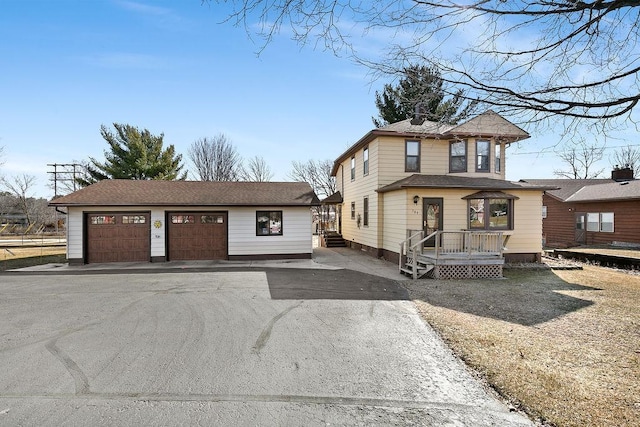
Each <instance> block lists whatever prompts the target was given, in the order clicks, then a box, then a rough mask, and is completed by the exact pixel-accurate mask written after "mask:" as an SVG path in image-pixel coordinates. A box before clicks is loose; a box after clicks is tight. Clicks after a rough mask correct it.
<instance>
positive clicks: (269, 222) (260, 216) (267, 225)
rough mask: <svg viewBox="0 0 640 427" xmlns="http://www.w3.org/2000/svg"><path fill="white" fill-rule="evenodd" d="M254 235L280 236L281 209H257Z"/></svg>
mask: <svg viewBox="0 0 640 427" xmlns="http://www.w3.org/2000/svg"><path fill="white" fill-rule="evenodd" d="M256 235H257V236H282V211H257V212H256Z"/></svg>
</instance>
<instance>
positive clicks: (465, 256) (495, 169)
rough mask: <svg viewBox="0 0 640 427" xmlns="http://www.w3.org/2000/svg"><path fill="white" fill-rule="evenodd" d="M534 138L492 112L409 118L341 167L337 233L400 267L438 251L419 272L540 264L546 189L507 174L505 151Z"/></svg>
mask: <svg viewBox="0 0 640 427" xmlns="http://www.w3.org/2000/svg"><path fill="white" fill-rule="evenodd" d="M526 138H529V134H528V133H527V132H525V131H524V130H522V129H521V128H519V127H518V126H516V125H514V124H512V123H511V122H509V121H507V120H506V119H504V118H503V117H501V116H500V115H498V114H496V113H495V112H493V111H487V112H485V113H483V114H481V115H478V116H476V117H474V118H472V119H470V120H468V121H466V122H464V123H461V124H458V125H447V124H442V123H434V122H429V121H422V120H416V119H408V120H404V121H401V122H398V123H393V124H390V125H388V126H385V127H382V128H378V129H374V130H372V131H370V132H368V133H367V134H366V135H364V136H363V137H362V138H361V139H360V140H359V141H357V142H356V143H355V144H353V145H352V146H351V147H350V148H349V149H348V150H347V151H345V152H344V153H342V154H341V155H340V156H339V157H338V158H337V159H336V160H335V163H334V166H333V170H332V175H333V176H335V178H336V183H337V190H338V193H336V194H335V195H333V196H331V197H330V198H329V200H330V201H332V202H333V203H335V204H336V205H337V206H336V207H337V212H338V231H339V233H341V234H342V237H343V238H344V239H345V241H346V242H347V245H348V246H350V247H352V248H358V249H362V250H365V251H367V252H368V253H370V254H371V255H374V256H377V257H384V258H385V259H387V260H390V261H394V262H399V265H400V267H401V268H402V267H403V266H404V265H405V264H411V263H412V253H413V252H415V251H419V252H420V254H422V255H429V254H431V256H432V258H434V259H432V260H431V262H430V263H431V264H432V265H431V266H429V267H428V268H423V269H422V271H421V273H423V272H428V271H429V270H432V273H431V274H432V276H434V277H452V278H454V277H500V276H501V275H502V264H503V263H504V261H505V259H506V261H507V262H536V261H539V260H540V256H541V252H542V195H543V191H544V189H545V187H541V186H536V185H529V184H526V183H522V182H510V181H507V180H506V179H505V166H506V161H505V160H506V158H505V151H506V148H507V147H508V146H509V144H512V143H514V142H517V141H521V140H523V139H526ZM412 248H413V249H412ZM412 251H413V252H412ZM429 251H431V252H429ZM407 255H409V259H408V260H407V259H406V258H405V257H406V256H407ZM435 258H438V259H439V261H435ZM445 258H448V261H446V260H445ZM453 259H457V260H458V261H455V260H453ZM437 264H447V265H449V266H448V267H444V266H443V267H441V268H440V269H438V268H435V269H434V268H433V266H434V265H437ZM482 265H486V266H487V267H481V266H482ZM478 266H480V267H478ZM410 267H411V266H410ZM416 267H419V266H415V265H414V271H415V268H416ZM423 267H424V265H423ZM414 277H416V276H415V275H414Z"/></svg>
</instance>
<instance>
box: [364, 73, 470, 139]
mask: <svg viewBox="0 0 640 427" xmlns="http://www.w3.org/2000/svg"><path fill="white" fill-rule="evenodd" d="M445 98H446V99H445ZM463 102H464V98H463V91H462V90H457V91H455V92H454V93H453V94H451V96H449V97H448V98H447V91H446V90H445V87H444V81H443V79H442V77H441V75H440V72H439V71H438V70H437V69H435V68H432V67H426V66H418V65H412V66H409V67H406V68H404V69H403V76H402V78H400V80H399V81H398V84H397V85H396V86H393V85H391V84H386V85H384V90H383V91H382V93H380V92H378V91H376V107H377V108H378V115H379V119H376V118H372V119H373V123H374V125H375V126H376V127H382V126H386V125H388V124H390V123H396V122H400V121H402V120H406V119H409V118H412V117H413V116H414V115H415V111H416V106H418V108H419V110H418V111H419V114H420V118H423V119H426V120H429V121H432V122H442V123H447V124H456V123H458V122H459V121H461V120H463V119H465V118H466V117H468V116H469V115H470V114H471V113H472V112H473V109H474V108H475V106H476V103H475V102H468V103H466V105H463Z"/></svg>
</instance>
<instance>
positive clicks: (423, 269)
mask: <svg viewBox="0 0 640 427" xmlns="http://www.w3.org/2000/svg"><path fill="white" fill-rule="evenodd" d="M433 268H434V266H433V265H432V264H424V263H420V262H419V263H418V265H417V270H418V279H420V278H422V277H423V276H424V275H425V274H427V273H428V272H430V271H431V270H433ZM400 273H401V274H406V275H407V276H411V277H413V266H412V265H410V264H405V265H404V266H403V267H400Z"/></svg>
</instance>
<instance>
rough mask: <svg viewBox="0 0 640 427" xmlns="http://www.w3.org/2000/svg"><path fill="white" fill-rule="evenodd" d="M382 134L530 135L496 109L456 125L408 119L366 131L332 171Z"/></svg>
mask: <svg viewBox="0 0 640 427" xmlns="http://www.w3.org/2000/svg"><path fill="white" fill-rule="evenodd" d="M381 136H397V137H404V138H421V139H444V140H448V139H451V138H472V137H479V138H497V139H500V140H503V141H506V142H507V143H511V142H516V141H521V140H523V139H527V138H529V136H530V135H529V134H528V133H527V132H525V131H524V130H522V129H521V128H519V127H518V126H516V125H514V124H513V123H511V122H510V121H508V120H507V119H505V118H504V117H502V116H501V115H499V114H498V113H496V112H494V111H491V110H488V111H485V112H484V113H482V114H480V115H478V116H476V117H474V118H472V119H470V120H467V121H466V122H464V123H461V124H458V125H450V124H445V123H439V122H430V121H428V120H425V121H424V122H422V123H421V124H416V125H414V124H411V119H407V120H402V121H400V122H397V123H391V124H390V125H387V126H383V127H380V128H378V129H374V130H372V131H369V132H368V133H367V134H366V135H365V136H363V137H362V138H360V140H358V141H357V142H356V143H355V144H353V145H352V146H351V147H349V148H348V149H347V151H345V152H344V153H342V154H341V155H340V156H339V157H338V158H337V159H336V161H335V162H334V164H333V169H332V170H331V175H332V176H335V175H336V173H338V167H339V166H340V163H342V162H343V161H344V160H345V159H347V158H349V157H351V156H352V155H353V154H354V153H356V152H357V151H358V150H359V149H361V148H362V147H364V146H365V145H367V144H368V143H370V142H371V141H373V140H374V139H376V138H378V137H381Z"/></svg>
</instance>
